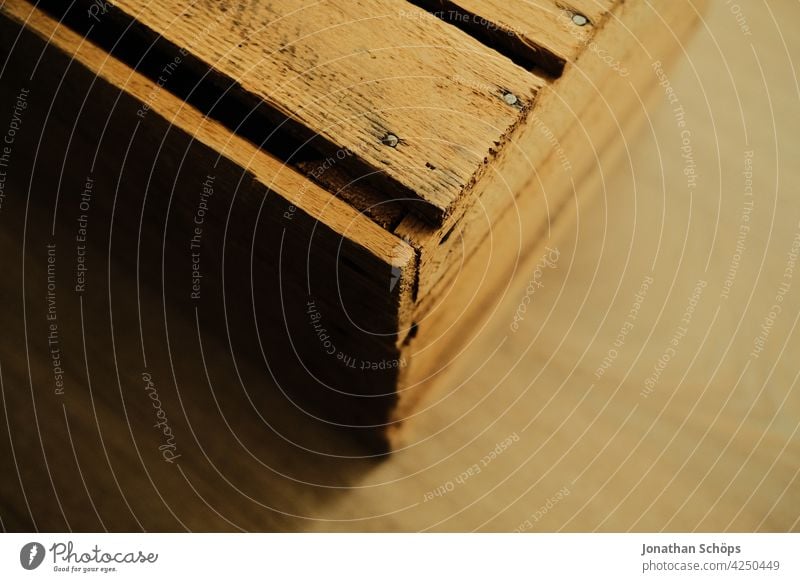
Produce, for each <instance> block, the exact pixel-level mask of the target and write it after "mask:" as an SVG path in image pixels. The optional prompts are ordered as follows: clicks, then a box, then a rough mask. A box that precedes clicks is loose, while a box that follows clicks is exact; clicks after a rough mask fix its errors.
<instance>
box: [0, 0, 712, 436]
mask: <svg viewBox="0 0 800 582" xmlns="http://www.w3.org/2000/svg"><path fill="white" fill-rule="evenodd" d="M698 5H699V3H698V2H690V1H689V0H657V1H653V2H648V3H644V2H623V1H622V0H570V2H568V3H565V2H560V1H554V0H538V1H537V2H529V3H522V4H520V5H518V4H517V3H509V2H504V1H501V0H454V1H439V0H416V1H414V2H397V1H390V0H357V1H345V0H341V1H339V0H337V1H328V2H322V3H317V2H297V1H289V0H279V1H273V2H269V3H261V2H244V1H241V0H239V1H222V2H216V1H210V0H209V1H203V2H194V1H188V0H169V1H164V2H148V3H141V2H135V1H133V0H112V1H108V2H105V1H101V0H91V1H90V0H78V1H76V2H74V3H71V4H70V5H69V8H67V7H66V6H64V3H61V2H55V1H49V0H48V1H44V2H38V3H36V6H34V5H33V4H32V3H29V2H25V1H24V0H7V1H6V2H5V3H3V5H2V7H0V13H1V14H2V23H1V24H0V27H1V30H0V32H1V33H2V45H3V47H4V49H5V51H7V52H8V54H9V55H10V58H9V59H8V61H7V62H6V65H5V70H4V72H3V77H4V84H3V89H2V93H3V95H2V96H3V98H4V100H5V99H13V96H14V94H15V92H16V91H17V88H18V87H23V86H24V87H28V88H30V91H31V95H32V97H31V99H33V100H38V101H37V103H38V104H37V106H36V107H31V108H30V110H31V112H36V113H32V115H34V114H35V115H38V116H39V117H38V119H37V120H36V121H34V120H32V119H28V120H26V123H28V124H34V125H35V124H38V125H37V127H40V131H38V132H31V133H30V134H28V137H27V138H26V139H30V140H39V142H40V143H39V145H38V146H37V147H36V151H38V152H39V155H41V160H45V161H47V162H48V163H49V164H50V165H51V166H52V167H57V168H59V169H60V171H59V172H58V173H55V172H48V171H43V170H42V169H41V168H42V164H41V163H40V164H39V166H37V167H36V168H34V173H33V175H32V177H31V184H32V185H34V184H37V185H38V189H37V191H38V192H61V191H64V192H72V193H80V192H83V193H84V194H87V188H88V190H89V192H88V195H89V197H90V198H91V199H92V205H93V209H92V212H94V213H99V214H100V215H102V216H104V217H105V219H104V220H106V221H107V223H108V224H110V225H113V229H114V232H115V233H117V234H116V235H115V236H116V239H115V240H117V241H118V242H117V243H116V245H117V247H115V248H118V255H119V256H118V257H117V259H116V260H119V261H120V262H121V263H123V264H128V265H133V266H134V267H135V268H136V269H137V273H141V275H142V277H143V278H145V279H147V278H148V276H149V275H151V274H152V275H153V276H152V279H151V280H150V281H151V284H153V285H156V286H160V287H161V288H162V289H163V291H164V293H165V294H169V295H172V296H174V297H176V298H179V299H180V300H182V301H183V302H185V305H186V308H187V309H189V310H194V311H195V312H196V313H197V314H198V315H197V317H198V321H200V319H201V318H202V315H203V314H204V313H206V312H214V311H217V312H218V311H223V312H224V316H225V322H226V325H225V329H223V330H221V332H222V333H224V334H226V335H227V336H228V337H235V336H238V337H240V338H246V339H244V340H242V343H243V344H246V346H245V347H242V348H241V349H250V350H252V351H253V353H254V354H256V355H257V356H258V357H261V358H263V361H264V363H265V374H269V375H270V376H271V377H272V379H273V380H274V381H275V382H276V383H277V384H278V385H279V386H281V387H282V389H285V395H286V398H288V399H291V400H292V401H293V402H295V403H296V405H297V406H298V407H300V408H302V409H303V410H304V411H305V412H306V413H307V415H308V416H309V418H310V419H315V420H316V421H318V422H322V423H326V424H333V425H337V426H342V427H345V428H347V429H348V430H350V431H352V432H354V433H356V434H358V435H359V437H360V438H361V439H362V440H364V441H365V442H367V443H369V446H370V447H372V448H373V449H374V450H377V451H384V450H387V449H388V448H391V447H392V446H393V447H398V446H402V437H403V432H404V429H403V428H402V427H403V426H404V425H405V424H407V422H408V420H409V419H410V418H412V417H413V415H414V411H415V410H416V409H417V408H418V407H419V405H420V402H422V401H423V399H424V396H425V395H426V394H428V393H429V392H430V391H431V389H432V387H434V386H436V385H437V384H442V383H443V382H445V380H444V379H443V378H445V375H446V370H447V368H448V367H449V366H450V365H451V364H452V363H453V362H454V361H457V359H458V358H459V354H460V351H461V349H462V348H463V347H464V346H465V345H467V344H468V343H469V342H470V341H472V339H473V338H474V337H475V335H476V333H477V331H478V330H480V329H482V328H484V327H485V326H487V325H492V326H494V325H500V326H507V327H508V328H509V332H510V333H513V330H514V325H519V324H520V322H521V321H522V320H521V319H520V317H519V313H517V314H515V313H510V312H507V311H498V306H499V305H500V304H501V301H502V299H503V298H504V297H506V296H507V295H508V294H509V293H515V294H519V296H520V298H521V301H524V299H523V298H524V297H526V295H525V290H524V289H525V286H526V285H528V284H529V281H530V280H531V273H532V272H533V271H534V270H535V269H536V265H537V262H539V261H540V260H541V259H542V257H543V256H545V257H547V261H548V262H547V263H546V264H548V265H550V266H555V265H556V264H557V262H558V255H559V252H558V249H554V248H551V247H549V246H548V241H549V239H550V237H551V233H552V230H553V229H554V228H559V227H560V228H564V227H565V226H564V225H565V224H567V225H568V223H569V220H570V213H569V212H565V211H564V208H565V207H568V205H569V204H570V201H571V200H573V199H574V198H575V197H577V196H586V195H590V194H591V192H589V191H587V192H584V191H582V189H581V184H582V183H583V181H584V178H585V177H586V176H587V175H588V174H589V173H591V172H592V171H593V168H595V167H596V166H597V160H598V159H599V157H600V156H603V155H604V154H605V152H606V151H607V150H608V149H609V144H612V143H613V142H614V141H615V140H616V139H618V136H619V135H620V131H619V128H620V126H621V125H622V124H629V123H634V122H635V121H636V119H635V118H636V116H637V113H636V112H637V111H638V112H639V114H638V115H639V116H641V111H642V104H643V102H645V101H646V99H647V97H648V96H649V95H652V94H654V92H656V91H660V90H661V89H660V88H659V86H658V81H659V79H658V75H657V74H656V69H658V67H659V63H662V66H666V64H667V63H669V62H670V61H672V60H674V59H675V58H676V57H677V56H679V55H680V51H681V44H680V43H681V38H682V37H683V36H684V35H686V34H688V33H689V31H690V30H691V28H692V27H693V26H694V25H695V23H696V21H697V19H698V16H699V13H698V12H697V9H698ZM48 104H49V105H48ZM73 195H74V194H73ZM54 204H55V206H54V208H56V209H58V208H59V204H62V205H65V204H67V202H65V201H64V200H62V201H61V202H59V201H58V198H56V200H55V202H54ZM69 204H72V206H70V207H69V208H70V210H69V211H68V212H64V213H63V215H62V218H59V219H58V220H62V219H63V220H67V219H66V215H70V217H71V219H72V220H73V221H74V220H76V219H77V220H79V219H80V212H78V215H77V217H72V216H71V214H70V212H71V213H72V214H74V213H75V208H76V207H77V208H78V209H80V203H79V202H78V203H77V206H76V205H75V203H74V202H69ZM56 214H57V213H56V212H54V216H55V215H56ZM56 220H57V219H56V218H55V217H54V218H53V225H52V227H53V230H52V233H53V234H50V235H48V233H47V232H46V228H47V226H48V225H43V226H42V227H41V228H42V233H41V234H42V236H43V237H45V238H47V236H55V233H56V230H57V228H56V224H55V223H56ZM143 249H149V252H143ZM148 257H149V258H148ZM148 261H149V262H148ZM81 276H82V277H83V279H81V278H80V277H81ZM87 278H88V283H87ZM81 281H83V283H81ZM91 284H95V281H93V280H92V275H91V271H89V272H88V275H87V274H86V273H84V274H83V275H81V274H80V273H77V274H76V279H75V285H74V289H73V292H74V293H75V294H80V293H82V292H83V290H82V285H91ZM528 297H529V296H528ZM529 298H530V297H529ZM518 311H519V310H518ZM229 323H230V325H229ZM248 324H251V325H252V329H250V328H248ZM525 324H526V325H535V322H525ZM143 341H144V340H143ZM234 343H235V342H234V341H233V340H231V346H232V349H233V344H234Z"/></svg>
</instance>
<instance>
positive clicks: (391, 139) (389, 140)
mask: <svg viewBox="0 0 800 582" xmlns="http://www.w3.org/2000/svg"><path fill="white" fill-rule="evenodd" d="M381 143H382V144H383V145H387V146H389V147H390V148H394V147H397V144H398V143H400V138H399V137H397V136H396V135H395V134H393V133H387V134H386V135H385V136H383V138H382V139H381Z"/></svg>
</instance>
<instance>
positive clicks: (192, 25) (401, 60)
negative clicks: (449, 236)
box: [99, 0, 544, 220]
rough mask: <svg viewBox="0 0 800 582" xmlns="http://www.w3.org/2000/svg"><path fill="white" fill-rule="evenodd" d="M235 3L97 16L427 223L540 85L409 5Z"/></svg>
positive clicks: (130, 9) (120, 9) (137, 6)
mask: <svg viewBox="0 0 800 582" xmlns="http://www.w3.org/2000/svg"><path fill="white" fill-rule="evenodd" d="M242 4H243V3H242V2H217V1H213V2H212V1H203V2H196V1H190V0H170V1H165V2H147V3H142V2H139V1H137V0H113V1H112V2H110V5H113V7H115V8H116V10H114V9H112V10H111V11H110V12H109V13H108V14H106V15H103V16H102V17H103V18H108V19H112V20H113V19H115V18H116V19H119V18H122V19H123V20H126V21H128V22H131V23H133V22H137V23H139V24H141V25H143V27H145V28H146V29H149V31H151V32H152V33H156V34H158V35H162V36H163V38H164V39H166V40H167V41H168V42H169V43H171V44H172V45H174V47H185V49H186V50H187V51H188V52H189V53H190V55H192V56H194V57H196V58H197V59H199V60H200V61H201V62H202V64H203V65H204V66H208V67H212V68H213V69H214V71H215V72H216V73H219V74H221V75H222V78H223V80H224V82H225V83H232V84H233V85H234V89H235V90H236V91H241V92H242V95H243V98H245V99H247V98H249V99H252V98H253V97H255V99H256V100H257V101H255V102H250V103H251V104H253V103H254V104H257V103H258V101H260V100H263V102H265V103H267V104H268V106H269V108H271V110H273V111H274V112H277V113H279V114H280V115H282V116H285V117H286V118H287V119H291V120H292V121H293V122H297V123H299V124H300V126H302V127H301V128H300V129H302V128H306V129H307V130H308V136H314V135H319V136H321V137H322V138H323V140H324V142H323V143H324V144H326V145H328V146H330V147H332V148H333V150H335V149H336V148H346V149H348V150H350V151H351V152H353V153H355V154H356V157H357V158H358V160H359V161H361V162H363V163H364V164H365V165H366V168H367V169H371V170H373V171H377V172H381V173H384V176H385V178H386V180H385V181H386V190H387V192H386V194H388V195H389V197H390V198H398V197H399V198H409V199H410V200H411V202H410V204H409V206H410V208H411V210H412V211H415V212H418V213H422V214H424V215H425V216H426V217H428V218H433V219H435V220H439V219H441V217H442V216H444V215H446V214H447V213H448V212H449V211H450V210H451V209H452V207H453V206H454V205H455V204H456V202H457V201H458V199H459V198H460V197H461V196H462V194H463V192H464V191H465V190H466V189H469V187H470V186H471V184H472V183H473V182H474V181H475V179H476V177H477V176H478V175H480V174H481V173H482V172H483V171H484V169H485V166H486V165H487V163H488V162H489V161H490V160H491V159H492V157H493V155H494V153H495V152H496V151H497V149H498V148H499V147H500V146H501V145H502V144H503V143H504V142H505V141H506V140H507V138H508V136H509V134H510V133H511V132H512V130H513V129H514V127H515V126H516V125H517V124H519V123H520V122H521V121H522V119H523V117H524V111H525V110H526V109H527V107H528V106H530V105H531V103H532V102H533V99H534V97H535V95H536V92H537V90H538V89H539V88H540V87H541V86H542V85H543V83H544V81H543V80H542V79H540V78H538V77H537V76H535V75H533V74H531V73H528V72H526V71H524V70H523V69H521V68H520V67H518V66H516V65H515V64H514V63H512V62H511V61H510V60H508V59H506V58H505V57H503V56H502V55H499V54H498V53H496V52H495V51H493V50H492V49H491V48H488V47H486V46H484V45H482V44H481V43H480V42H478V41H477V40H475V39H473V38H470V37H469V36H468V35H466V34H464V33H463V32H461V31H459V30H458V29H456V28H454V27H452V26H448V25H447V24H445V23H442V22H441V21H439V20H438V19H436V18H434V17H432V16H431V15H430V14H428V13H427V12H425V11H423V10H421V9H419V8H417V7H415V6H412V5H411V4H407V3H397V2H391V1H389V0H357V1H352V0H348V1H326V2H316V1H314V2H312V1H303V2H297V1H296V0H278V1H273V2H269V3H250V4H249V5H247V7H246V8H247V11H246V15H245V14H243V13H237V11H236V10H234V8H235V7H237V6H240V5H242ZM103 24H105V23H101V24H100V25H99V26H102V25H103ZM506 92H511V93H513V94H514V95H515V97H516V98H517V101H516V103H514V104H509V103H508V102H507V101H506V99H504V96H505V94H506ZM387 134H394V135H396V136H397V137H398V138H399V143H398V144H397V145H396V147H391V146H389V145H386V144H385V143H384V138H385V137H386V136H387ZM415 201H416V202H415ZM420 202H421V203H420Z"/></svg>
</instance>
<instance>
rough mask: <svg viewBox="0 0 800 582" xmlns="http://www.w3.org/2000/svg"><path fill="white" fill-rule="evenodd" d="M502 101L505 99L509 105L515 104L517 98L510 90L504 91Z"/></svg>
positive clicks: (517, 100)
mask: <svg viewBox="0 0 800 582" xmlns="http://www.w3.org/2000/svg"><path fill="white" fill-rule="evenodd" d="M503 101H505V102H506V103H508V104H509V105H516V104H517V103H518V102H519V99H517V96H516V95H514V94H513V93H511V92H510V91H507V92H506V93H504V94H503Z"/></svg>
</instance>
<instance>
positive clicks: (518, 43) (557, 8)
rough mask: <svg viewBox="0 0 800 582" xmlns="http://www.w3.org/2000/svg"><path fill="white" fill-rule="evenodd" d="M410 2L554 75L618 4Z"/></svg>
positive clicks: (606, 0)
mask: <svg viewBox="0 0 800 582" xmlns="http://www.w3.org/2000/svg"><path fill="white" fill-rule="evenodd" d="M412 1H413V2H415V3H416V4H419V5H420V6H424V7H425V8H426V9H427V10H429V11H431V12H432V13H433V14H435V15H436V16H438V17H439V18H441V19H443V20H445V21H447V22H450V23H452V24H454V25H455V26H458V27H460V28H464V29H465V30H469V31H471V32H472V33H473V34H475V35H476V36H483V37H486V38H490V39H492V40H493V42H494V43H496V44H497V45H499V46H501V47H503V48H505V49H506V50H508V51H510V52H511V53H514V56H516V57H519V59H520V60H522V61H523V62H530V63H535V64H536V65H538V66H539V67H541V68H543V69H545V70H546V71H547V72H549V73H550V74H555V75H558V74H560V70H561V69H563V64H564V62H565V61H566V62H571V61H573V60H574V59H575V58H576V57H577V56H578V54H580V52H581V50H582V48H583V46H584V44H585V43H586V41H587V40H588V39H589V38H591V36H592V35H593V34H594V31H595V29H596V28H597V27H598V26H599V25H600V24H601V23H602V22H603V20H604V18H605V17H606V15H607V14H608V13H609V12H610V11H611V10H612V8H613V7H614V6H615V5H616V4H620V2H619V0H569V1H567V2H561V1H560V0H517V1H514V2H509V1H508V0H412ZM573 18H574V19H575V20H573ZM584 19H585V20H584Z"/></svg>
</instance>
